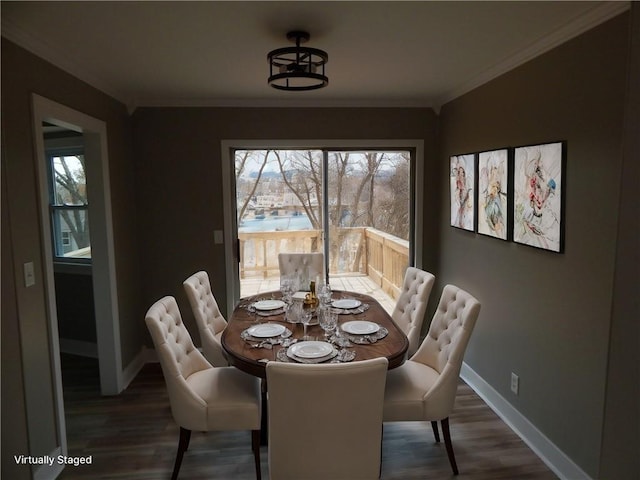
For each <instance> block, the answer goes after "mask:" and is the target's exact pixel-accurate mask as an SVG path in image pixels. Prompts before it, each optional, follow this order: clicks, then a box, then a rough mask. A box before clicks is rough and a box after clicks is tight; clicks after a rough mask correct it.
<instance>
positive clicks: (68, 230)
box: [47, 147, 91, 263]
mask: <svg viewBox="0 0 640 480" xmlns="http://www.w3.org/2000/svg"><path fill="white" fill-rule="evenodd" d="M47 158H48V161H49V164H48V167H49V173H50V189H49V209H50V212H51V227H52V239H53V245H54V255H55V258H56V260H58V261H60V260H62V261H65V262H75V263H88V262H90V260H91V241H90V236H89V203H88V200H87V181H86V172H85V162H84V154H83V153H82V148H81V147H76V148H65V149H64V150H63V151H53V150H51V151H48V152H47Z"/></svg>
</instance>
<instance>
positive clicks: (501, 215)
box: [450, 142, 566, 253]
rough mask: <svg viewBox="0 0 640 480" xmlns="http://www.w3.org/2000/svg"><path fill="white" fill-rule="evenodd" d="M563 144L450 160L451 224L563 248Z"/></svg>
mask: <svg viewBox="0 0 640 480" xmlns="http://www.w3.org/2000/svg"><path fill="white" fill-rule="evenodd" d="M565 150H566V148H565V143H564V142H553V143H546V144H539V145H528V146H522V147H516V148H501V149H496V150H491V151H486V152H480V153H471V154H464V155H454V156H452V157H451V158H450V199H451V226H453V227H456V228H461V229H463V230H469V231H477V232H478V233H480V234H482V235H487V236H489V237H494V238H498V239H501V240H513V241H514V242H516V243H521V244H524V245H529V246H532V247H536V248H540V249H544V250H549V251H552V252H558V253H560V252H562V251H563V248H564V245H563V244H564V230H563V217H562V214H563V212H562V210H563V203H564V202H563V198H564V192H563V182H564V168H565V156H566V153H565Z"/></svg>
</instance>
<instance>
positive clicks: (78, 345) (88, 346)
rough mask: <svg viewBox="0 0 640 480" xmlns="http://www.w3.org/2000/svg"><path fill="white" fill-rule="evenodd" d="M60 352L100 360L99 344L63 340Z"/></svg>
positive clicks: (69, 339)
mask: <svg viewBox="0 0 640 480" xmlns="http://www.w3.org/2000/svg"><path fill="white" fill-rule="evenodd" d="M60 352H61V353H70V354H72V355H79V356H81V357H89V358H98V344H97V343H92V342H85V341H82V340H73V339H71V338H61V339H60Z"/></svg>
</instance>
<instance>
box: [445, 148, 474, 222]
mask: <svg viewBox="0 0 640 480" xmlns="http://www.w3.org/2000/svg"><path fill="white" fill-rule="evenodd" d="M475 159H476V156H475V154H468V155H454V156H452V157H451V159H450V167H449V179H450V198H451V226H453V227H457V228H462V229H464V230H471V231H473V230H474V226H475V217H474V213H475V205H474V196H475V194H474V191H475Z"/></svg>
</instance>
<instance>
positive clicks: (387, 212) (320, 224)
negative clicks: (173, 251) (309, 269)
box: [234, 148, 414, 296]
mask: <svg viewBox="0 0 640 480" xmlns="http://www.w3.org/2000/svg"><path fill="white" fill-rule="evenodd" d="M413 156H414V153H413V151H412V150H410V149H398V150H395V149H394V150H391V149H366V150H355V149H354V150H348V149H335V148H334V149H329V148H326V149H302V150H285V149H272V150H268V149H236V150H234V157H235V158H234V160H235V161H234V164H235V192H236V215H237V217H236V221H237V226H238V231H237V234H238V240H239V242H238V246H239V249H240V252H239V254H240V255H239V256H240V262H239V269H240V272H239V276H240V278H241V279H243V280H244V279H250V280H252V279H255V278H256V277H258V278H261V279H265V278H267V279H268V278H270V277H271V276H277V275H278V274H279V270H278V263H277V258H278V254H279V253H283V252H323V253H324V254H325V261H326V262H327V263H326V265H325V267H326V269H327V272H328V273H329V276H330V278H332V279H337V277H351V278H353V277H357V276H364V277H367V276H368V277H370V278H372V279H373V280H374V281H375V282H376V283H378V284H379V285H380V286H385V288H386V290H387V291H389V292H394V294H395V293H397V292H399V291H400V288H401V286H402V281H403V276H404V271H405V269H406V267H407V266H408V265H412V264H413V260H412V259H413V256H412V245H411V243H412V242H411V239H412V238H413V236H412V231H413V228H414V226H413V222H412V218H413V216H412V213H413V212H412V207H413V204H414V202H413V201H412V195H413V191H412V188H411V178H412V177H411V172H412V157H413ZM252 277H253V278H252ZM245 284H246V285H245ZM253 285H254V283H251V286H250V285H249V283H248V282H245V283H243V282H241V284H240V287H241V290H240V295H241V296H247V295H250V294H252V293H251V292H250V291H249V290H247V289H250V288H253ZM243 289H244V290H243Z"/></svg>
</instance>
